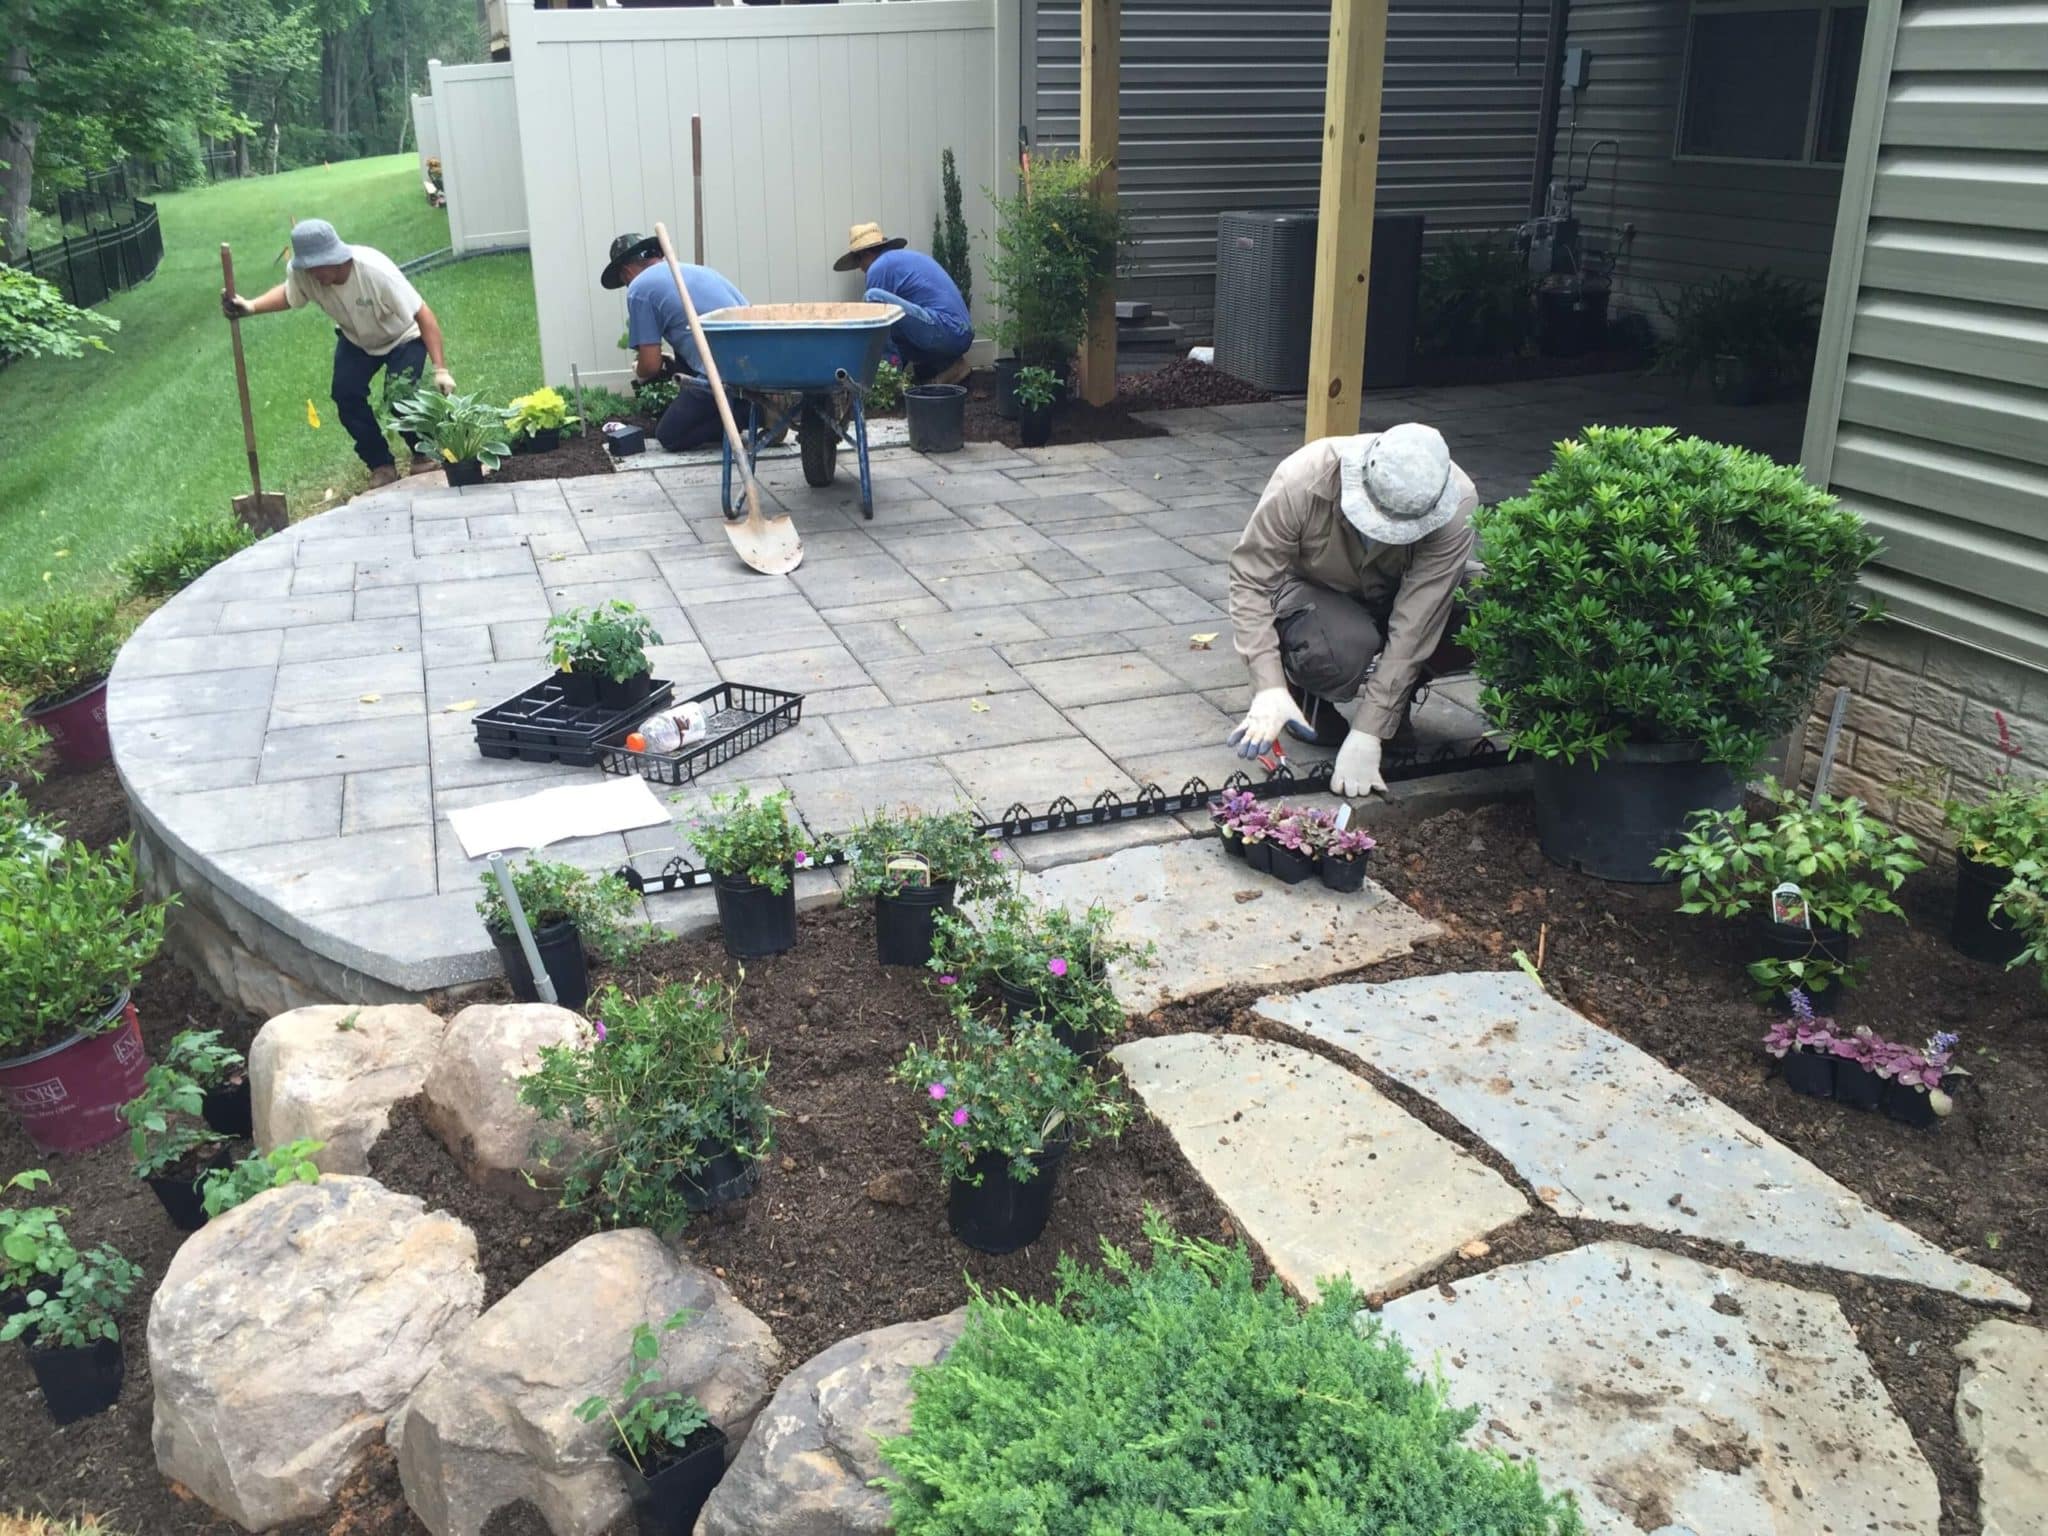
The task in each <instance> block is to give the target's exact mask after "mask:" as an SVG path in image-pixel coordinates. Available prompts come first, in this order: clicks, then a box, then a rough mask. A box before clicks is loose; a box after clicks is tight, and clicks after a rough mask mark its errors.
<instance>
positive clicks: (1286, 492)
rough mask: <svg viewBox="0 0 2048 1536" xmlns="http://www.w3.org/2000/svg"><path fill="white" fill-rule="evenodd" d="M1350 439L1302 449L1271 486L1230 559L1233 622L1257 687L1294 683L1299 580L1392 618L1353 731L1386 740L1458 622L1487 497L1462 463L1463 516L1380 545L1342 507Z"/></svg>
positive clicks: (1457, 472) (1455, 472)
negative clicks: (1290, 611) (1294, 607)
mask: <svg viewBox="0 0 2048 1536" xmlns="http://www.w3.org/2000/svg"><path fill="white" fill-rule="evenodd" d="M1340 441H1342V439H1339V438H1334V437H1326V438H1323V439H1321V440H1320V441H1318V442H1313V443H1310V444H1309V445H1308V446H1307V447H1304V448H1297V449H1296V450H1295V451H1294V452H1293V453H1291V454H1289V455H1288V456H1287V457H1286V458H1284V459H1282V460H1281V461H1280V467H1279V468H1278V469H1276V470H1274V471H1273V478H1272V479H1271V480H1269V481H1267V482H1266V490H1265V494H1264V495H1262V496H1261V497H1260V498H1259V504H1258V507H1257V508H1256V509H1255V510H1254V511H1253V512H1252V517H1251V521H1250V522H1249V523H1247V524H1246V525H1245V530H1244V534H1243V536H1242V537H1241V538H1240V539H1239V540H1238V541H1237V548H1236V549H1234V550H1232V551H1231V554H1230V625H1231V629H1232V630H1233V631H1234V632H1235V639H1236V643H1237V653H1238V655H1240V656H1242V657H1243V658H1244V660H1245V665H1246V667H1248V668H1249V669H1250V671H1251V675H1252V687H1253V688H1254V689H1255V690H1256V689H1264V688H1279V687H1282V686H1284V685H1285V683H1286V681H1287V674H1286V672H1285V670H1284V669H1283V668H1282V666H1281V663H1280V636H1279V633H1278V631H1277V630H1276V628H1275V625H1276V621H1277V620H1278V617H1279V614H1278V611H1277V603H1278V600H1279V596H1280V592H1281V589H1282V588H1283V587H1284V586H1285V585H1287V583H1288V582H1289V580H1290V579H1292V578H1295V577H1299V578H1301V579H1302V580H1305V581H1311V582H1314V583H1315V584H1316V585H1317V586H1319V587H1326V588H1328V589H1329V590H1331V591H1333V592H1343V593H1347V594H1355V595H1356V596H1357V597H1358V598H1359V599H1360V600H1361V601H1362V602H1363V603H1364V604H1365V605H1366V607H1368V608H1370V609H1372V610H1373V611H1375V612H1385V613H1386V614H1387V622H1386V646H1385V648H1384V649H1383V650H1382V651H1381V652H1380V660H1379V665H1378V667H1377V668H1375V669H1374V671H1373V674H1372V676H1371V678H1369V679H1368V680H1367V682H1366V685H1365V688H1364V690H1363V691H1362V692H1361V694H1360V696H1359V707H1358V711H1357V714H1356V716H1355V717H1354V719H1353V721H1352V724H1353V725H1355V726H1356V727H1357V728H1358V729H1360V730H1366V731H1371V732H1372V733H1373V734H1374V735H1375V736H1379V737H1381V738H1386V737H1389V736H1392V735H1393V734H1394V732H1395V730H1396V729H1397V728H1398V727H1399V726H1400V724H1401V711H1402V709H1403V707H1404V706H1405V705H1406V703H1407V700H1408V695H1409V693H1410V692H1411V691H1412V689H1413V688H1414V685H1415V680H1416V678H1417V677H1418V676H1420V674H1421V671H1422V664H1423V662H1425V661H1426V660H1428V659H1429V657H1430V655H1431V654H1432V653H1433V652H1434V651H1435V650H1436V648H1437V646H1438V644H1439V643H1440V642H1441V641H1442V640H1443V637H1444V629H1445V626H1446V625H1448V624H1449V622H1450V617H1451V605H1452V599H1453V597H1455V596H1456V594H1457V590H1458V583H1459V581H1460V580H1461V579H1462V578H1463V577H1464V574H1465V566H1466V563H1467V562H1468V561H1469V560H1470V559H1471V558H1472V550H1473V547H1474V544H1475V542H1476V538H1475V535H1474V533H1473V529H1472V509H1473V508H1474V507H1475V506H1477V505H1478V502H1479V493H1478V492H1477V491H1476V490H1475V489H1474V488H1473V485H1472V479H1471V477H1470V476H1469V475H1467V474H1466V473H1465V472H1464V471H1463V470H1462V469H1460V468H1458V466H1457V465H1456V464H1453V465H1452V466H1451V476H1452V479H1453V482H1454V483H1455V484H1457V485H1459V486H1460V487H1462V499H1461V501H1460V503H1459V507H1458V512H1457V515H1456V516H1455V517H1453V518H1452V519H1451V520H1450V521H1449V522H1448V523H1446V524H1444V525H1443V527H1441V528H1439V529H1437V530H1436V531H1435V532H1434V533H1431V534H1429V535H1427V536H1426V537H1424V538H1421V539H1418V540H1416V542H1414V543H1413V544H1380V543H1376V542H1372V541H1370V540H1367V539H1364V538H1362V537H1360V535H1359V533H1358V531H1357V530H1356V529H1355V528H1353V527H1352V526H1351V524H1350V523H1349V522H1348V521H1347V520H1346V519H1345V516H1344V509H1343V507H1342V506H1341V504H1340V503H1339V500H1338V496H1339V466H1338V461H1337V444H1338V443H1339V442H1340Z"/></svg>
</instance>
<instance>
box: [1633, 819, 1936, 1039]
mask: <svg viewBox="0 0 2048 1536" xmlns="http://www.w3.org/2000/svg"><path fill="white" fill-rule="evenodd" d="M1771 805H1772V808H1773V811H1774V814H1772V815H1768V816H1759V817H1756V818H1752V817H1751V816H1750V814H1749V812H1748V811H1747V810H1745V809H1742V808H1740V807H1738V808H1737V809H1735V810H1732V811H1702V812H1700V813H1699V814H1698V815H1696V816H1695V817H1694V818H1693V820H1692V826H1691V827H1690V829H1689V830H1688V831H1687V832H1686V834H1685V838H1684V840H1683V841H1682V842H1681V843H1680V844H1679V845H1678V846H1677V847H1676V848H1672V849H1670V850H1668V851H1666V852H1664V853H1661V854H1659V855H1658V856H1657V861H1656V862H1657V867H1658V868H1659V869H1662V870H1665V871H1667V872H1668V873H1670V874H1673V875H1676V876H1678V879H1679V887H1678V889H1679V896H1680V902H1679V907H1678V910H1679V911H1681V912H1689V913H1703V912H1704V913H1712V914H1713V915H1714V916H1716V917H1734V918H1746V919H1748V921H1749V923H1750V931H1751V935H1752V942H1753V944H1754V945H1755V947H1756V948H1757V949H1759V950H1761V951H1762V957H1761V958H1760V959H1757V960H1754V961H1751V962H1750V966H1749V974H1750V977H1751V979H1753V980H1754V981H1755V982H1756V984H1757V986H1758V987H1759V988H1760V989H1761V991H1762V995H1763V996H1765V997H1773V996H1775V997H1777V998H1779V999H1780V1000H1781V1001H1783V1002H1784V1003H1785V1004H1786V1005H1787V1006H1790V997H1791V994H1792V993H1793V991H1794V990H1798V991H1801V992H1803V993H1805V995H1806V997H1807V998H1808V999H1810V1000H1811V1002H1812V1005H1813V1007H1814V1008H1815V1009H1816V1010H1817V1011H1819V1012H1821V1013H1833V1012H1834V1011H1835V1009H1836V1005H1837V1002H1838V1001H1839V999H1840V997H1841V989H1842V988H1843V987H1845V986H1852V985H1854V984H1855V980H1856V975H1857V971H1858V966H1857V964H1856V963H1855V962H1854V960H1853V957H1852V955H1851V953H1850V947H1851V941H1852V940H1854V939H1856V938H1858V937H1860V936H1861V935H1862V933H1863V923H1864V920H1865V919H1866V918H1868V917H1871V916H1873V915H1875V914H1878V913H1883V914H1885V915H1887V916H1891V917H1903V916H1904V915H1905V914H1904V913H1903V912H1902V911H1901V910H1900V907H1899V903H1898V898H1897V894H1896V893H1897V891H1898V889H1899V887H1900V886H1902V885H1904V884H1905V883H1906V876H1908V875H1910V874H1912V873H1913V872H1914V871H1915V870H1918V869H1924V868H1925V867H1926V864H1925V862H1924V861H1923V860H1922V859H1920V858H1919V857H1918V849H1919V845H1918V844H1917V843H1915V842H1914V841H1913V839H1912V837H1911V836H1910V835H1908V834H1907V833H1904V832H1894V831H1893V830H1892V829H1891V828H1889V827H1887V826H1886V825H1885V824H1884V823H1883V822H1881V821H1879V820H1878V819H1877V818H1876V817H1875V816H1872V815H1871V814H1870V812H1869V811H1868V810H1866V809H1865V808H1864V805H1863V802H1862V801H1861V800H1858V799H1856V798H1855V797H1854V796H1845V797H1842V798H1836V797H1835V796H1832V795H1821V796H1819V797H1818V798H1817V800H1816V801H1815V802H1814V803H1813V804H1811V805H1809V804H1806V803H1805V802H1803V801H1802V800H1801V799H1800V797H1798V796H1797V795H1795V794H1793V793H1792V792H1791V791H1789V790H1785V789H1776V790H1774V791H1773V792H1772V795H1771Z"/></svg>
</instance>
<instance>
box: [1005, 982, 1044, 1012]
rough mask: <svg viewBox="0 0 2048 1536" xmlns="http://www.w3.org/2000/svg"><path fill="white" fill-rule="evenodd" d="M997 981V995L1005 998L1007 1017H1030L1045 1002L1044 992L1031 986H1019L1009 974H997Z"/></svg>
mask: <svg viewBox="0 0 2048 1536" xmlns="http://www.w3.org/2000/svg"><path fill="white" fill-rule="evenodd" d="M995 982H996V995H997V996H998V997H1000V998H1001V999H1002V1000H1003V1017H1004V1018H1005V1019H1028V1018H1030V1017H1031V1016H1032V1015H1033V1014H1035V1013H1037V1012H1038V1010H1039V1008H1040V1007H1041V1006H1042V1005H1043V1004H1044V1002H1045V997H1044V995H1043V994H1042V993H1039V992H1035V991H1033V990H1032V989H1031V988H1030V987H1023V986H1019V985H1018V984H1017V983H1016V982H1014V981H1011V980H1010V979H1009V978H1008V977H1007V976H997V977H996V978H995Z"/></svg>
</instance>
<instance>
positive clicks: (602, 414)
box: [555, 384, 645, 432]
mask: <svg viewBox="0 0 2048 1536" xmlns="http://www.w3.org/2000/svg"><path fill="white" fill-rule="evenodd" d="M555 393H556V394H558V395H560V396H561V397H562V398H563V399H564V400H565V401H568V402H569V403H570V404H572V405H576V408H577V409H578V410H580V411H581V412H583V416H582V418H581V425H582V427H583V430H584V431H585V432H588V431H590V430H591V426H592V424H593V423H603V422H606V421H609V420H611V419H612V418H614V417H626V416H638V415H641V414H642V413H643V411H644V409H645V408H644V407H643V406H642V405H641V404H640V401H639V398H638V397H637V396H635V395H630V394H621V393H620V392H619V391H618V390H616V389H604V388H602V387H600V386H598V385H596V384H586V385H584V386H583V396H582V402H581V404H577V395H576V387H575V386H574V385H573V384H563V385H560V386H558V387H557V388H556V390H555Z"/></svg>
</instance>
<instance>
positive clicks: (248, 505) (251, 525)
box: [235, 491, 291, 537]
mask: <svg viewBox="0 0 2048 1536" xmlns="http://www.w3.org/2000/svg"><path fill="white" fill-rule="evenodd" d="M235 516H236V517H237V518H238V519H240V521H241V523H242V525H243V526H244V527H245V528H247V529H248V530H249V531H250V532H251V533H253V534H256V535H257V536H258V537H261V536H262V535H263V534H266V533H283V532H284V530H285V528H286V526H287V525H289V524H290V522H291V515H290V514H289V513H288V512H286V511H285V508H284V492H283V491H265V492H264V493H263V494H262V495H261V496H254V495H251V496H237V497H236V498H235Z"/></svg>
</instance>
